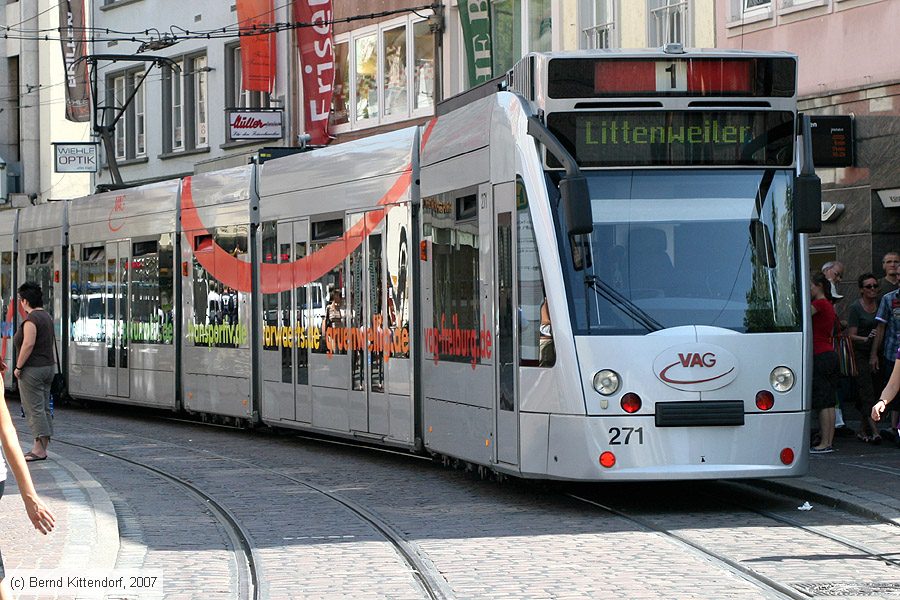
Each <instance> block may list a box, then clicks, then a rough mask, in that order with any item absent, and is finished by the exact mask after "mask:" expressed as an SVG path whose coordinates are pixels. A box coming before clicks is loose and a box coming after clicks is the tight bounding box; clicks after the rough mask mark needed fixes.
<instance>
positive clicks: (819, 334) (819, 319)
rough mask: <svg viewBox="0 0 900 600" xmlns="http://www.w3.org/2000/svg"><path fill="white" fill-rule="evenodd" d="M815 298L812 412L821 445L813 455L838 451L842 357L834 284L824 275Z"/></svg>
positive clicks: (815, 284) (816, 282) (814, 280)
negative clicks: (836, 337)
mask: <svg viewBox="0 0 900 600" xmlns="http://www.w3.org/2000/svg"><path fill="white" fill-rule="evenodd" d="M809 291H810V296H811V297H812V334H813V373H812V409H813V410H814V411H817V412H818V413H819V443H818V444H816V445H814V446H813V447H812V448H810V449H809V451H810V453H811V454H826V453H828V452H834V448H833V447H832V443H833V442H834V409H835V406H836V404H837V378H838V358H837V353H836V352H835V348H834V332H835V331H837V330H838V320H837V315H836V314H835V312H834V307H833V306H832V297H831V285H830V284H829V281H828V279H826V278H825V275H824V274H823V273H813V274H812V276H811V277H810V282H809Z"/></svg>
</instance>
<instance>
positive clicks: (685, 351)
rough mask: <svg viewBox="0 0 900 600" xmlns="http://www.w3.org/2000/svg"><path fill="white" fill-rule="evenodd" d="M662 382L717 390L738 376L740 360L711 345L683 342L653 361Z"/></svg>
mask: <svg viewBox="0 0 900 600" xmlns="http://www.w3.org/2000/svg"><path fill="white" fill-rule="evenodd" d="M653 372H654V373H656V376H657V377H658V378H659V380H660V381H662V382H663V383H665V384H666V385H668V386H670V387H673V388H675V389H679V390H687V391H696V392H703V391H710V390H717V389H719V388H721V387H724V386H726V385H728V384H729V383H731V382H732V381H734V379H735V377H737V359H736V358H735V357H734V355H733V354H732V353H731V352H729V351H728V350H726V349H725V348H721V347H719V346H714V345H712V344H684V345H679V346H672V347H670V348H666V349H665V350H663V351H662V352H660V354H659V355H658V356H657V357H656V359H655V360H654V361H653Z"/></svg>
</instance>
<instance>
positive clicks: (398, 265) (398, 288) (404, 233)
mask: <svg viewBox="0 0 900 600" xmlns="http://www.w3.org/2000/svg"><path fill="white" fill-rule="evenodd" d="M385 235H386V236H387V241H386V244H385V252H386V253H387V255H386V256H385V257H384V259H385V263H386V264H387V324H388V329H390V330H391V341H392V350H391V357H393V358H409V319H410V315H411V308H410V284H411V281H410V277H409V271H410V263H409V259H410V254H409V252H410V244H411V243H412V238H411V237H410V235H411V229H410V222H409V208H408V207H406V206H398V207H396V208H393V209H391V211H390V212H388V215H387V225H386V226H385Z"/></svg>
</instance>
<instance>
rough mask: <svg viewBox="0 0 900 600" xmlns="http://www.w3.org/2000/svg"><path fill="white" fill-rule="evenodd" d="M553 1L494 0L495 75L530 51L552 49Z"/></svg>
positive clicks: (493, 45)
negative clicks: (551, 9) (551, 8)
mask: <svg viewBox="0 0 900 600" xmlns="http://www.w3.org/2000/svg"><path fill="white" fill-rule="evenodd" d="M550 4H551V3H550V0H494V1H493V3H492V4H491V47H492V50H493V74H494V77H498V76H500V75H503V74H504V73H506V72H507V71H509V70H510V69H512V68H513V65H515V64H516V63H517V62H518V61H519V59H521V58H522V57H523V56H525V54H527V53H528V52H548V51H550V50H551V49H552V48H551V33H552V22H551V20H550ZM464 87H465V86H464Z"/></svg>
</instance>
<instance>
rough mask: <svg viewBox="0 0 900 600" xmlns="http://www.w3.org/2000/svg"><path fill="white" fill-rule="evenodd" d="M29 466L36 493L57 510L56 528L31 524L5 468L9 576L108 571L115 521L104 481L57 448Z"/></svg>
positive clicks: (2, 527)
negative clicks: (44, 528) (44, 529)
mask: <svg viewBox="0 0 900 600" xmlns="http://www.w3.org/2000/svg"><path fill="white" fill-rule="evenodd" d="M23 443H25V441H24V440H23ZM29 468H30V470H31V477H32V480H33V481H34V484H35V487H36V488H37V491H38V494H39V495H40V496H41V498H42V499H43V500H44V502H45V503H46V504H47V505H48V506H49V508H50V510H51V511H52V512H53V514H54V515H55V516H56V529H55V530H54V531H53V532H52V533H50V534H49V535H46V536H44V535H42V534H41V533H39V532H38V531H37V530H35V529H34V528H33V527H32V525H31V522H30V521H29V520H28V516H27V515H26V514H25V507H24V506H23V504H22V498H21V496H20V495H19V489H18V487H17V486H16V482H15V478H14V477H13V476H12V473H9V474H8V476H7V480H6V489H5V490H4V493H3V500H2V501H0V531H2V532H3V540H2V552H3V562H4V565H5V567H6V574H7V577H10V576H13V575H15V572H16V571H17V570H22V569H27V570H32V569H40V570H48V571H60V570H64V571H66V572H75V573H78V572H83V571H85V570H86V569H91V570H100V571H110V572H111V571H112V569H113V567H114V566H115V564H116V556H117V555H118V553H119V527H118V522H117V519H116V512H115V509H114V507H113V503H112V501H111V500H110V497H109V495H108V494H107V493H106V491H105V490H104V489H103V487H102V486H101V485H100V484H99V483H98V482H97V480H96V479H94V478H93V477H92V476H91V475H90V474H89V473H88V472H87V471H85V470H84V469H82V468H81V467H80V466H78V465H77V464H75V463H74V462H72V461H71V460H68V459H66V458H65V457H64V456H62V455H60V454H59V453H57V452H52V451H51V452H50V453H49V459H48V460H45V461H40V462H34V463H29ZM14 597H18V598H34V597H37V596H30V595H21V596H18V595H16V594H14ZM69 597H74V596H66V595H54V594H53V593H52V592H50V593H48V592H47V591H44V592H43V593H41V594H40V598H41V599H42V600H43V599H45V598H48V599H49V598H69Z"/></svg>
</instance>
